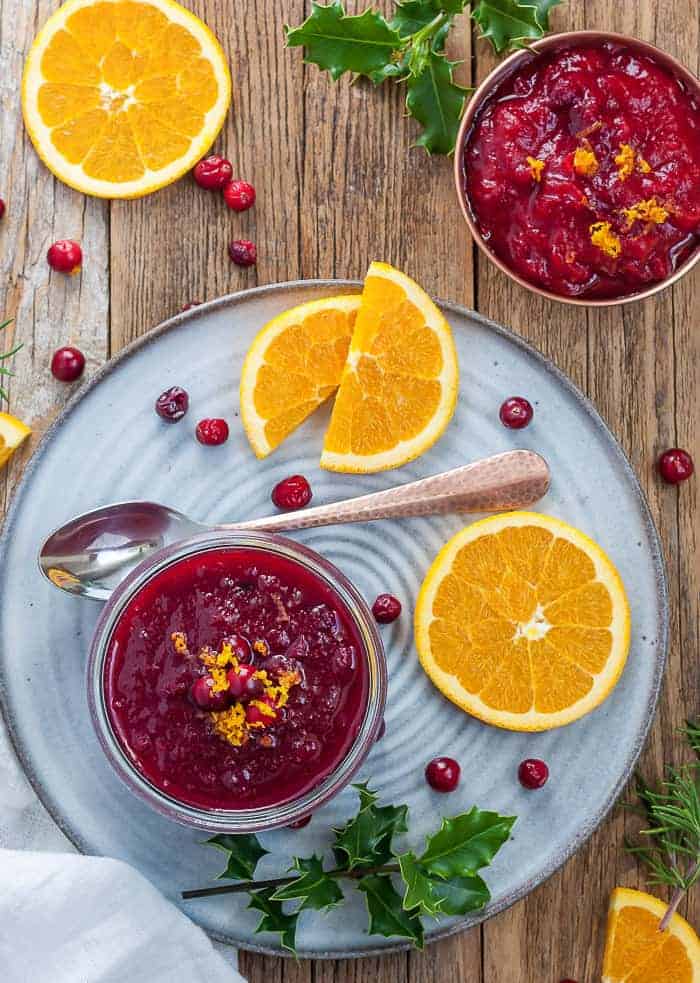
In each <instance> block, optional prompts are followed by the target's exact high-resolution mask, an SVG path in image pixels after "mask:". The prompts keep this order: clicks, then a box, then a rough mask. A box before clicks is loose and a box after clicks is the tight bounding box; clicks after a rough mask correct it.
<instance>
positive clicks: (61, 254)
mask: <svg viewBox="0 0 700 983" xmlns="http://www.w3.org/2000/svg"><path fill="white" fill-rule="evenodd" d="M46 259H47V261H48V264H49V266H50V267H51V269H52V270H57V271H58V272H59V273H78V272H80V266H81V264H82V262H83V251H82V249H81V248H80V246H79V245H78V243H77V242H74V241H73V240H72V239H59V240H58V242H54V244H53V246H50V247H49V251H48V252H47V254H46Z"/></svg>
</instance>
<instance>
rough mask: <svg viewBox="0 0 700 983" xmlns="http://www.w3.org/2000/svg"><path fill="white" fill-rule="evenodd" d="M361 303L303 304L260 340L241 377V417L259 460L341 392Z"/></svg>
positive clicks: (350, 299) (349, 299)
mask: <svg viewBox="0 0 700 983" xmlns="http://www.w3.org/2000/svg"><path fill="white" fill-rule="evenodd" d="M360 300H361V296H360V294H351V295H347V296H341V297H327V298H324V299H323V300H312V301H309V302H308V303H306V304H300V305H299V306H298V307H293V308H292V309H291V310H289V311H285V312H284V313H283V314H279V315H278V316H277V317H275V318H273V319H272V321H270V322H269V323H268V324H266V325H265V327H264V328H263V329H262V331H260V333H259V334H258V335H257V337H256V338H255V340H254V342H253V344H252V345H251V347H250V350H249V352H248V354H247V356H246V359H245V362H244V363H243V372H242V374H241V418H242V420H243V426H244V427H245V432H246V434H247V435H248V440H249V441H250V443H251V446H252V448H253V450H254V451H255V453H256V455H257V456H258V457H267V455H268V454H270V453H271V452H272V451H273V450H274V449H275V448H276V447H279V445H280V444H281V443H282V441H283V440H284V439H285V438H286V437H288V436H289V434H290V433H292V431H293V430H295V429H296V428H297V427H298V426H299V424H300V423H302V422H303V421H304V420H305V419H306V418H307V417H308V416H310V415H311V413H313V412H314V411H315V410H317V409H318V407H319V406H321V404H322V403H324V402H325V401H326V400H327V399H328V398H329V397H330V396H332V395H333V394H334V393H335V392H336V390H337V388H338V386H339V385H340V378H341V376H342V374H343V366H344V365H345V359H346V358H347V354H348V348H349V347H350V339H351V337H352V333H353V329H354V326H355V318H356V317H357V312H358V310H359V307H360Z"/></svg>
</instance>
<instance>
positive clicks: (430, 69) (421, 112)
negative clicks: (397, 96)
mask: <svg viewBox="0 0 700 983" xmlns="http://www.w3.org/2000/svg"><path fill="white" fill-rule="evenodd" d="M454 64H455V63H454V62H450V61H448V60H447V58H445V56H444V55H441V54H439V53H437V52H434V51H431V52H430V53H429V56H428V58H427V62H426V64H425V67H424V69H423V71H422V72H421V74H420V75H418V76H417V77H415V78H414V77H411V78H409V79H408V82H407V89H408V92H407V95H406V107H407V109H408V111H409V113H410V114H411V116H413V118H414V119H417V120H418V122H419V123H421V124H422V126H423V133H422V134H421V135H420V137H419V138H418V140H417V141H416V142H417V144H418V145H419V146H421V147H425V149H426V150H427V151H428V153H429V154H451V153H452V151H453V150H454V148H455V142H456V140H457V132H458V130H459V121H460V119H461V118H462V112H463V110H464V103H465V99H466V96H467V92H468V91H469V90H468V89H464V88H463V87H462V86H461V85H457V84H456V83H455V82H453V81H452V70H453V68H454Z"/></svg>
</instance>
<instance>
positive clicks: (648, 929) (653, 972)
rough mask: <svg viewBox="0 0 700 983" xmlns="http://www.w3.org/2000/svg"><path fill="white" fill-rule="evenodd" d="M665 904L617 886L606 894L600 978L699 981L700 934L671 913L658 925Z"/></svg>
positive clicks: (623, 982)
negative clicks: (663, 925)
mask: <svg viewBox="0 0 700 983" xmlns="http://www.w3.org/2000/svg"><path fill="white" fill-rule="evenodd" d="M667 908H668V905H666V904H664V902H663V901H659V899H658V898H654V897H652V896H651V895H650V894H645V893H644V892H643V891H633V890H630V889H629V888H624V887H618V888H615V890H614V891H613V893H612V897H611V898H610V909H609V911H608V925H607V932H606V936H605V960H604V963H603V983H700V940H698V937H697V935H696V934H695V931H694V930H693V929H692V928H691V926H690V925H689V924H688V922H687V921H686V920H685V919H684V918H681V916H680V915H678V914H674V915H673V916H672V917H671V919H670V921H669V923H668V928H666V929H665V931H663V932H661V931H659V926H660V923H661V920H662V919H663V917H664V915H665V914H666V910H667Z"/></svg>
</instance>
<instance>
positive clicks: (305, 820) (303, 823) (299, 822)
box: [287, 816, 311, 829]
mask: <svg viewBox="0 0 700 983" xmlns="http://www.w3.org/2000/svg"><path fill="white" fill-rule="evenodd" d="M310 822H311V816H304V818H303V819H297V821H296V822H295V823H290V824H289V826H287V829H304V827H305V826H308V825H309V823H310Z"/></svg>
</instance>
